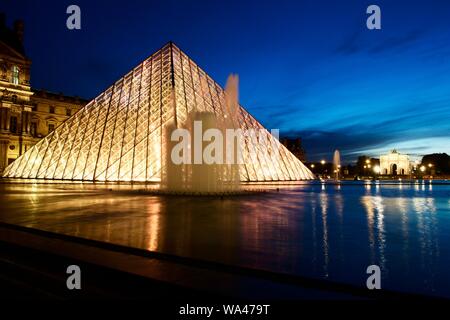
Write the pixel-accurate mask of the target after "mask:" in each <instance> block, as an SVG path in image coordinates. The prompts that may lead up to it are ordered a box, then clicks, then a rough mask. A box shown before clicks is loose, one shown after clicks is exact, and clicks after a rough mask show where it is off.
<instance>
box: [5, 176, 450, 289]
mask: <svg viewBox="0 0 450 320" xmlns="http://www.w3.org/2000/svg"><path fill="white" fill-rule="evenodd" d="M449 196H450V186H448V185H435V186H433V187H431V186H430V185H429V184H428V183H427V185H425V184H422V183H417V184H412V185H410V184H407V183H403V184H402V185H401V186H400V185H398V184H394V185H383V184H377V183H370V182H368V183H364V184H355V185H353V184H350V185H345V184H340V185H337V186H333V185H326V184H305V185H297V186H290V187H289V188H286V189H281V190H280V192H269V193H266V194H261V195H254V196H243V197H231V198H225V199H219V198H209V197H208V198H189V197H163V196H155V195H145V194H140V193H139V192H135V191H133V190H129V188H128V189H127V187H126V186H121V187H120V188H110V187H109V186H107V185H103V186H100V187H96V186H93V185H69V184H67V185H39V184H29V185H17V184H9V185H8V184H0V206H1V207H0V209H1V210H0V221H3V222H8V223H15V224H19V225H24V226H28V227H34V228H40V229H44V230H49V231H54V232H60V233H65V234H69V235H75V236H79V237H84V238H90V239H96V240H101V241H107V242H112V243H118V244H122V245H127V246H133V247H138V248H143V249H146V250H151V251H160V252H166V253H171V254H177V255H181V256H190V257H195V258H199V259H207V260H214V261H220V262H224V263H230V264H239V265H245V266H249V267H255V268H261V269H268V270H274V271H280V272H288V273H296V274H301V275H307V276H313V277H319V278H324V277H326V278H330V279H333V280H337V281H345V282H353V283H355V284H361V283H362V281H363V280H362V279H365V276H366V274H365V270H366V268H367V266H368V265H370V264H378V265H380V267H381V268H382V270H383V284H384V287H386V288H393V289H398V290H405V291H411V290H412V291H417V292H427V293H435V294H441V295H447V296H449V297H450V281H449V277H448V276H447V272H448V271H447V269H448V265H450V249H449V247H450V245H449V243H450V200H448V199H449Z"/></svg>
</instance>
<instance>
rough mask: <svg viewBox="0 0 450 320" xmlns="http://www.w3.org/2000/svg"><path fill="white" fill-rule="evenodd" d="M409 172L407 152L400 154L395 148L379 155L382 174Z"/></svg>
mask: <svg viewBox="0 0 450 320" xmlns="http://www.w3.org/2000/svg"><path fill="white" fill-rule="evenodd" d="M410 172H411V162H410V160H409V156H408V155H407V154H400V153H398V152H397V150H395V149H394V150H392V151H391V152H390V153H388V154H385V155H381V156H380V173H381V174H384V175H393V176H396V175H406V174H410Z"/></svg>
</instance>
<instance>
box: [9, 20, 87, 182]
mask: <svg viewBox="0 0 450 320" xmlns="http://www.w3.org/2000/svg"><path fill="white" fill-rule="evenodd" d="M22 40H23V23H22V22H21V21H16V22H14V25H13V28H12V29H10V28H8V27H7V26H6V23H5V16H4V15H3V14H0V173H1V172H2V171H3V170H4V169H5V167H6V166H7V165H8V164H9V163H11V162H12V161H14V160H15V159H16V158H17V157H19V156H20V155H21V154H23V153H24V152H25V151H27V150H28V149H30V148H31V147H32V146H33V145H34V144H36V142H38V141H39V140H40V139H41V138H43V137H44V136H46V135H47V134H48V133H49V132H51V131H52V130H54V129H55V128H56V127H57V126H58V125H60V124H61V123H62V122H63V121H64V120H66V119H67V118H68V117H70V116H71V115H72V114H74V113H75V112H76V111H78V110H79V109H80V108H82V107H83V106H84V105H85V104H86V103H87V101H85V100H82V99H79V98H77V97H68V96H64V95H63V94H55V93H50V92H46V91H42V90H41V91H37V90H34V89H32V88H31V86H30V67H31V60H30V59H28V58H27V56H26V55H25V51H24V48H23V44H22Z"/></svg>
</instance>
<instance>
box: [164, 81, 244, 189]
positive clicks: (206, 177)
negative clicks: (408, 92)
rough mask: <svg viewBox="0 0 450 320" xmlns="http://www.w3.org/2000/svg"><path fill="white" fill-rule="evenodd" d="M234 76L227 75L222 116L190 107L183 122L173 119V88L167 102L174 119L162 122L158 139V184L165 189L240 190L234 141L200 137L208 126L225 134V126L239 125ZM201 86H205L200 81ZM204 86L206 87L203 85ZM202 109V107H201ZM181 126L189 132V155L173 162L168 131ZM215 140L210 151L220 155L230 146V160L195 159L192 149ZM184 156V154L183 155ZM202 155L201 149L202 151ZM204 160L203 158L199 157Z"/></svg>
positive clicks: (205, 146)
mask: <svg viewBox="0 0 450 320" xmlns="http://www.w3.org/2000/svg"><path fill="white" fill-rule="evenodd" d="M238 82H239V81H238V77H237V76H236V75H230V76H229V78H228V80H227V84H226V87H225V100H226V109H225V112H224V115H223V117H218V116H217V115H216V114H215V113H214V112H209V111H198V110H197V109H196V108H194V109H193V110H192V111H190V112H189V113H188V116H187V120H186V122H185V125H184V126H182V125H180V124H177V122H176V110H177V108H176V99H175V94H174V92H173V93H172V95H171V105H172V108H173V112H174V115H175V117H174V119H175V120H174V121H172V122H171V123H169V124H167V125H166V126H165V130H164V135H163V139H164V140H163V141H162V144H161V145H162V159H163V162H162V163H163V169H162V188H163V191H164V192H167V193H182V194H199V195H209V194H213V195H214V194H219V195H221V194H235V193H239V192H240V176H239V164H238V161H237V154H238V152H237V149H238V148H240V146H239V145H237V143H235V141H219V142H217V141H204V140H203V137H204V133H205V132H206V131H208V130H210V129H214V130H218V131H219V132H220V133H221V135H222V137H226V132H225V131H226V129H235V128H239V126H238V125H237V124H236V125H235V123H236V119H235V118H236V115H238V111H239V104H238ZM202 86H206V83H205V82H202ZM205 90H206V89H205ZM202 109H203V110H206V108H202ZM178 128H182V129H185V130H187V132H189V133H190V136H191V137H192V139H190V141H189V142H188V144H189V145H188V149H189V153H190V154H189V155H188V156H187V158H188V159H191V160H193V161H189V162H188V163H181V164H176V163H174V161H173V159H172V158H171V154H172V150H173V148H174V146H175V145H176V144H177V143H178V142H174V141H172V140H171V134H172V132H173V131H174V130H175V129H178ZM213 143H216V146H218V147H219V148H218V149H221V150H220V151H219V150H216V149H214V154H215V153H216V152H220V154H221V155H224V154H225V152H223V151H224V150H227V148H234V150H233V153H232V154H233V159H232V161H231V163H227V162H225V161H221V162H220V161H219V162H214V163H205V161H200V162H198V161H196V160H195V159H197V158H198V157H196V155H195V150H196V149H197V148H200V149H201V150H205V149H206V148H208V145H210V144H213ZM183 156H186V155H183ZM202 156H203V153H202ZM201 160H204V159H201Z"/></svg>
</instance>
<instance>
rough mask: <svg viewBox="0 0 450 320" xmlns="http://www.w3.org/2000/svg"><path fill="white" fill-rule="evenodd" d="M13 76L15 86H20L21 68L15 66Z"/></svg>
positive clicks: (12, 80)
mask: <svg viewBox="0 0 450 320" xmlns="http://www.w3.org/2000/svg"><path fill="white" fill-rule="evenodd" d="M11 71H12V74H11V82H12V83H13V84H19V67H18V66H16V65H14V66H12V69H11Z"/></svg>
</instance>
